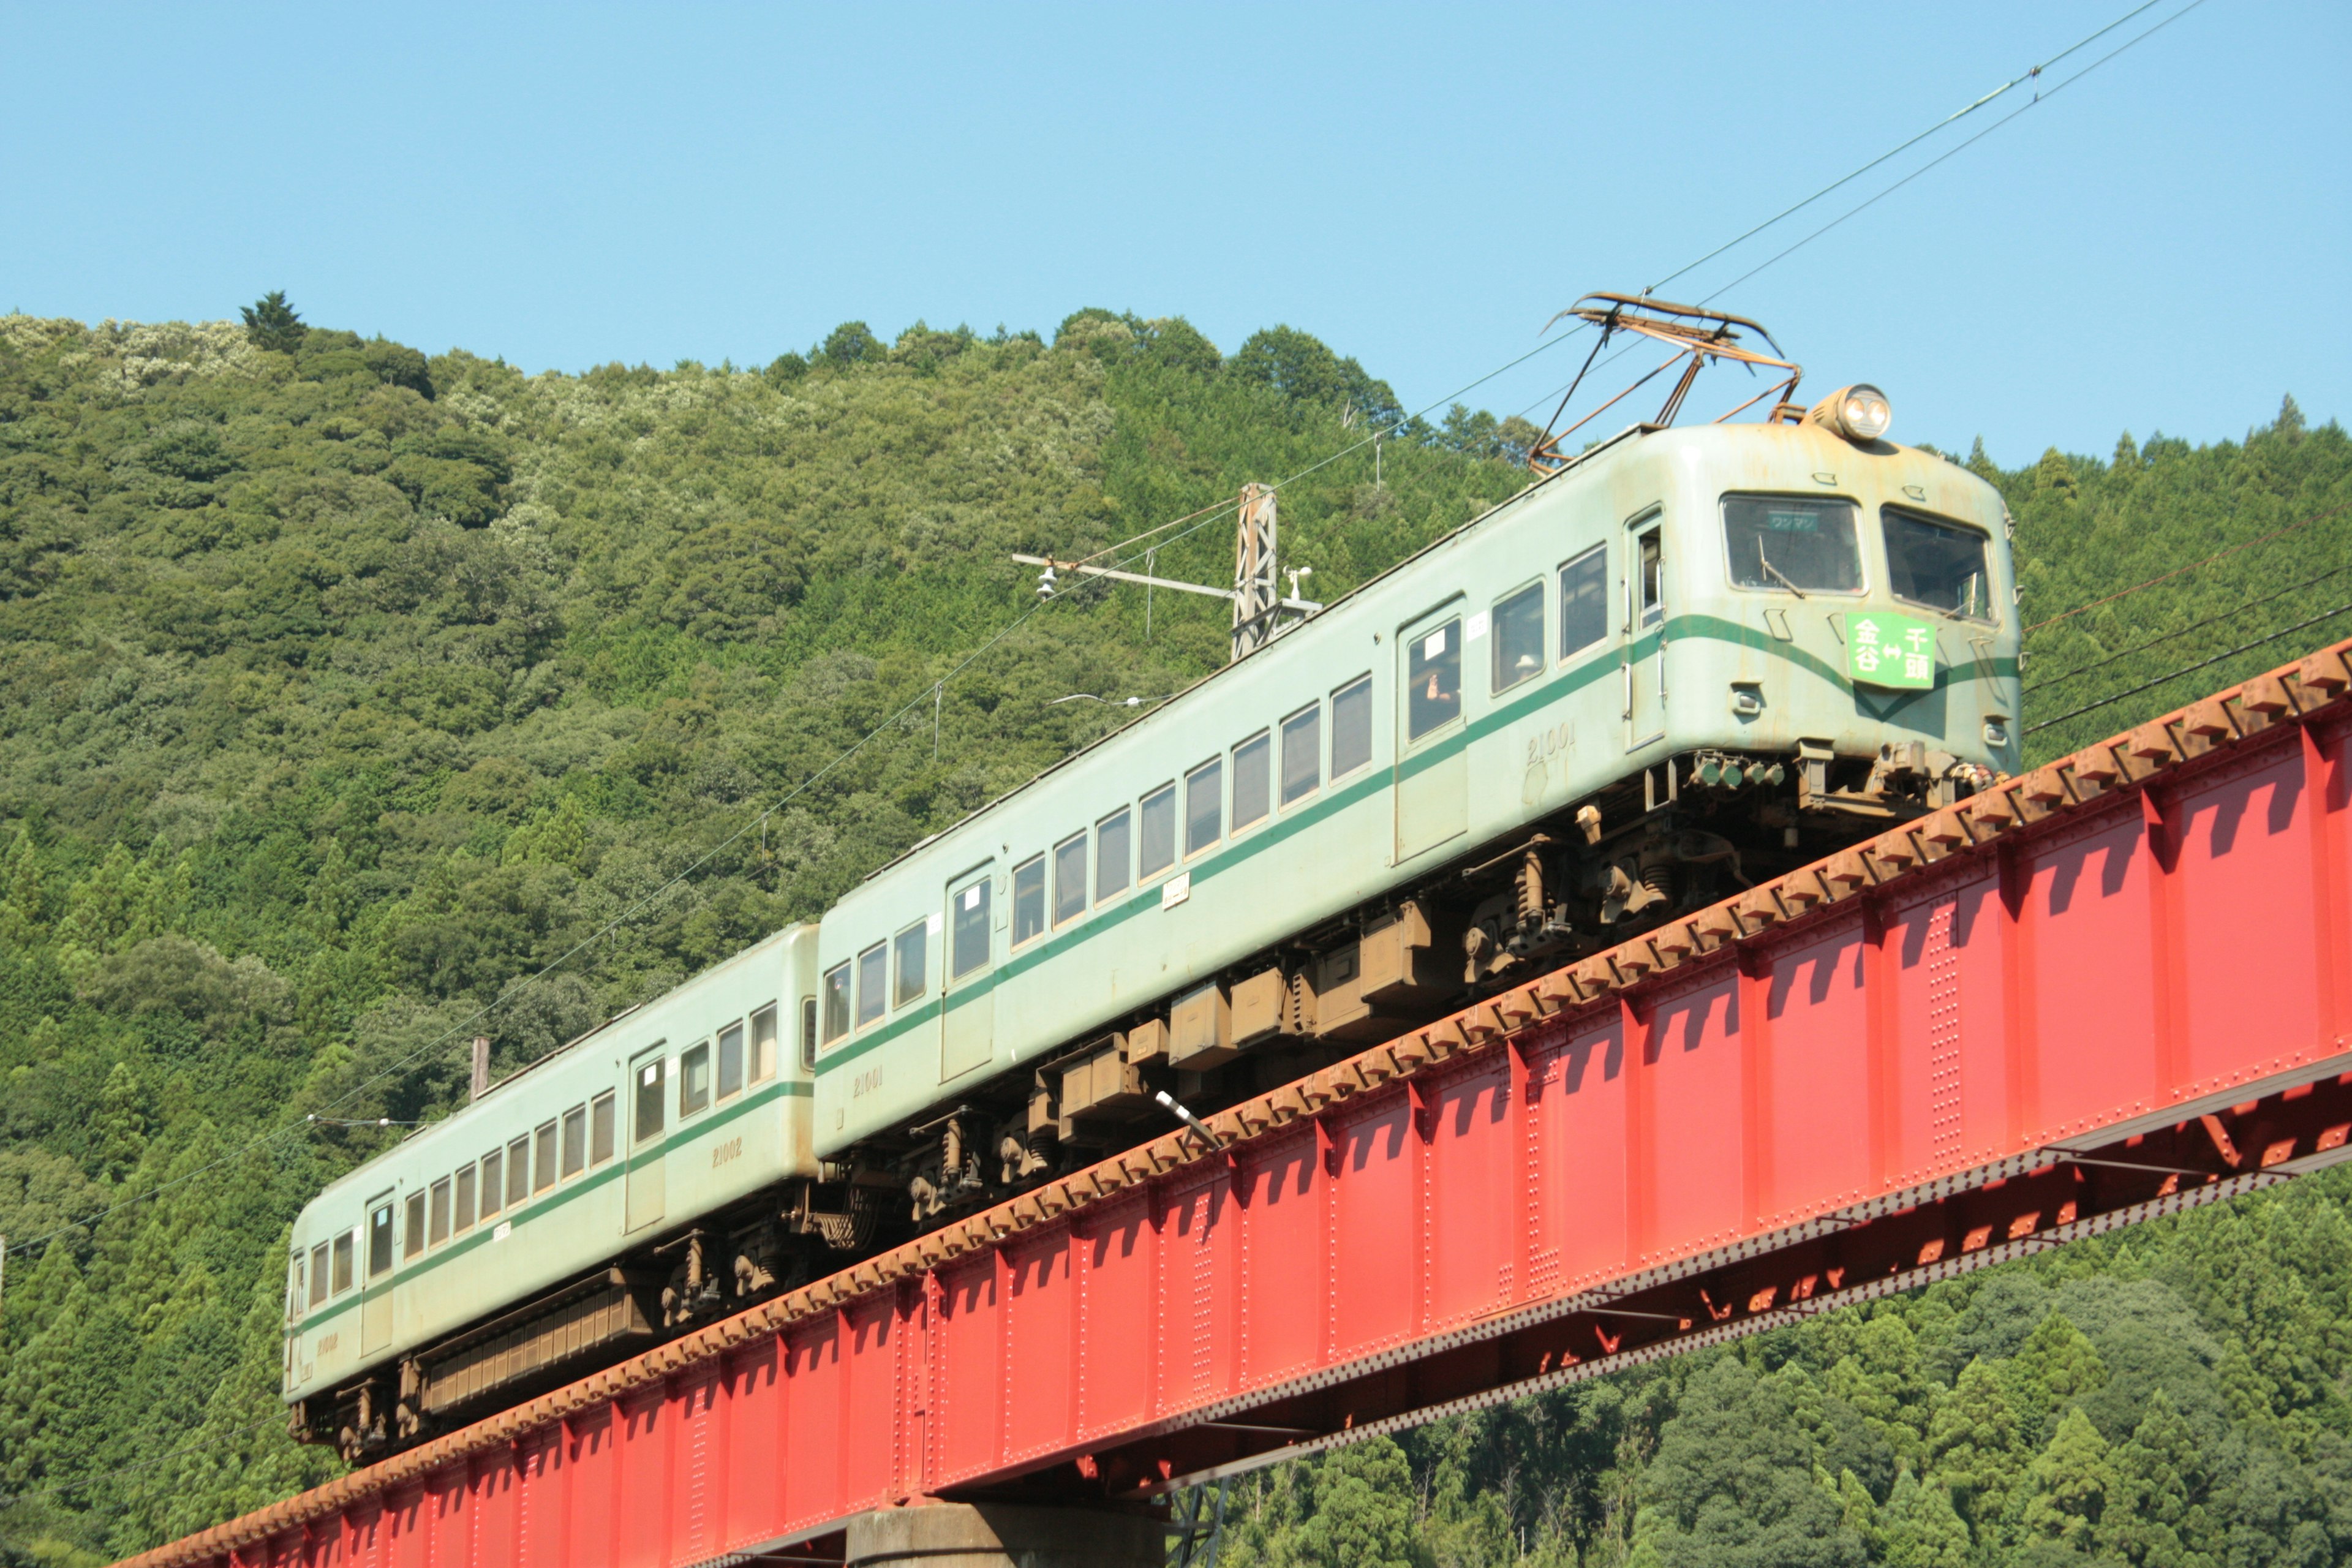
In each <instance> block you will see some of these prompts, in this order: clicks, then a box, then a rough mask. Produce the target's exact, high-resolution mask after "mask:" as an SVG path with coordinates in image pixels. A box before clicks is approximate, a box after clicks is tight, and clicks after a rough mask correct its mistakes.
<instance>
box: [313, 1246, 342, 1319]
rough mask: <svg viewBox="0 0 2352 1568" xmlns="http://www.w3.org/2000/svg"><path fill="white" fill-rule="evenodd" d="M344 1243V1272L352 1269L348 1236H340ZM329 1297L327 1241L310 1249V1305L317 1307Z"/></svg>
mask: <svg viewBox="0 0 2352 1568" xmlns="http://www.w3.org/2000/svg"><path fill="white" fill-rule="evenodd" d="M339 1239H341V1242H342V1244H343V1273H344V1276H345V1277H346V1278H348V1277H349V1276H350V1274H351V1271H352V1255H351V1245H352V1238H351V1237H348V1236H346V1237H341V1238H339ZM326 1299H327V1243H325V1242H323V1241H322V1242H320V1243H319V1245H318V1246H316V1247H312V1248H311V1249H310V1305H312V1306H313V1307H316V1306H318V1305H320V1303H321V1302H323V1301H325V1300H326Z"/></svg>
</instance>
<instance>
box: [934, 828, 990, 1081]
mask: <svg viewBox="0 0 2352 1568" xmlns="http://www.w3.org/2000/svg"><path fill="white" fill-rule="evenodd" d="M994 874H995V868H993V867H992V866H983V867H982V868H980V869H979V870H977V871H968V872H966V873H965V874H964V875H963V876H961V877H959V878H957V879H955V880H953V881H951V882H950V883H949V884H948V889H947V895H948V907H947V928H948V942H947V952H946V953H945V954H944V955H942V956H943V962H942V963H941V965H940V1082H941V1083H945V1082H947V1081H948V1080H949V1079H955V1078H961V1077H962V1076H963V1075H964V1074H966V1073H968V1072H971V1071H972V1070H974V1069H975V1068H984V1067H986V1066H987V1065H988V1064H989V1063H990V1062H991V1061H992V1060H994V1059H995V1057H996V973H995V969H994V965H993V963H992V942H994V939H995V932H994V930H993V927H992V921H993V920H994V918H995V899H994V897H993V892H994V885H993V883H992V880H991V879H992V877H993V876H994Z"/></svg>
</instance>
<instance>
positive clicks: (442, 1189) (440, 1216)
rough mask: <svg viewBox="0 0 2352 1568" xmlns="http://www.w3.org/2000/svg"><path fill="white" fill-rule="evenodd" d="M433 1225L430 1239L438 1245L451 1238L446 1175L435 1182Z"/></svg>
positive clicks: (447, 1179)
mask: <svg viewBox="0 0 2352 1568" xmlns="http://www.w3.org/2000/svg"><path fill="white" fill-rule="evenodd" d="M432 1225H433V1230H432V1235H431V1237H430V1238H429V1239H430V1240H431V1241H432V1243H433V1245H434V1246H436V1247H438V1246H440V1245H441V1244H442V1243H443V1242H445V1241H446V1240H448V1239H449V1178H448V1177H446V1176H444V1177H442V1178H441V1179H440V1180H439V1181H437V1182H436V1183H434V1184H433V1198H432Z"/></svg>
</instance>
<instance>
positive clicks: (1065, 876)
mask: <svg viewBox="0 0 2352 1568" xmlns="http://www.w3.org/2000/svg"><path fill="white" fill-rule="evenodd" d="M1086 912H1087V836H1086V835H1085V834H1083V833H1074V834H1072V835H1070V837H1067V838H1065V839H1063V840H1062V841H1061V842H1060V843H1059V844H1056V845H1055V846H1054V923H1055V925H1061V924H1062V923H1064V922H1065V921H1074V920H1076V919H1077V918H1078V917H1079V916H1080V915H1082V914H1085V913H1086Z"/></svg>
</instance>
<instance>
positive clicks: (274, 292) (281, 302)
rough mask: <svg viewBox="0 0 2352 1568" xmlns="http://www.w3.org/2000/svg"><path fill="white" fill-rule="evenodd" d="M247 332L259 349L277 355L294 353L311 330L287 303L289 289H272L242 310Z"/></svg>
mask: <svg viewBox="0 0 2352 1568" xmlns="http://www.w3.org/2000/svg"><path fill="white" fill-rule="evenodd" d="M243 310H244V314H245V333H246V336H247V337H248V338H250V339H251V340H252V341H253V344H254V346H255V347H256V348H263V349H268V350H270V351H271V352H273V353H289V354H290V353H293V352H294V351H295V350H296V349H299V348H300V347H301V346H302V340H303V338H304V337H305V336H307V335H308V334H309V332H310V328H308V327H306V326H304V325H303V324H302V318H301V317H300V316H299V314H297V313H296V311H295V310H294V307H293V306H291V305H289V304H288V303H287V302H286V290H285V289H271V290H270V291H269V292H268V293H267V294H264V295H263V296H262V297H261V298H260V299H258V300H255V301H254V302H253V303H252V304H250V305H247V306H244V307H243Z"/></svg>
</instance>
